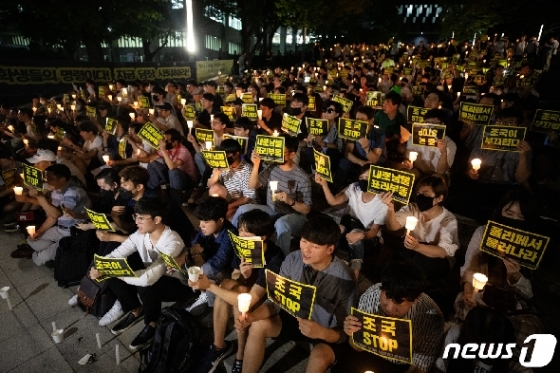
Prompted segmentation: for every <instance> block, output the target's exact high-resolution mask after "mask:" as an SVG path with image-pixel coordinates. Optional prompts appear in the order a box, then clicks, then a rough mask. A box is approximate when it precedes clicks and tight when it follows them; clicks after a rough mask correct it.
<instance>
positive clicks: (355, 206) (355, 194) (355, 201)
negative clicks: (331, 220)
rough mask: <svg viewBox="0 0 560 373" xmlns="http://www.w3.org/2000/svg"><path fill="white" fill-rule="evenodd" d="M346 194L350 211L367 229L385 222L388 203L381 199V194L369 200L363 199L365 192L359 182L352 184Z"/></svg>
mask: <svg viewBox="0 0 560 373" xmlns="http://www.w3.org/2000/svg"><path fill="white" fill-rule="evenodd" d="M344 194H345V195H346V196H347V197H348V213H349V214H350V216H352V217H353V218H355V219H358V220H359V221H360V222H361V223H362V224H363V225H364V227H365V228H366V229H370V228H371V226H372V225H374V224H379V225H384V224H385V218H386V216H387V205H386V204H384V203H383V202H382V201H381V197H379V195H376V196H375V197H373V199H372V200H371V201H369V202H364V201H363V200H362V195H363V194H364V192H362V190H361V189H360V185H359V183H353V184H350V185H349V186H348V188H346V190H345V191H344Z"/></svg>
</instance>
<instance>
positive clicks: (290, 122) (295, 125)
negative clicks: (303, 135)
mask: <svg viewBox="0 0 560 373" xmlns="http://www.w3.org/2000/svg"><path fill="white" fill-rule="evenodd" d="M300 125H301V119H299V118H297V117H293V116H291V115H288V114H286V113H284V116H283V117H282V131H284V132H286V133H289V134H290V135H291V136H296V135H297V134H298V133H299V126H300Z"/></svg>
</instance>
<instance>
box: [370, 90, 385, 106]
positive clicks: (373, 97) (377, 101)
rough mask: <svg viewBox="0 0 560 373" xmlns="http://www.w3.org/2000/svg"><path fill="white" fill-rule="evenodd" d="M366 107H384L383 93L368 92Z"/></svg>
mask: <svg viewBox="0 0 560 373" xmlns="http://www.w3.org/2000/svg"><path fill="white" fill-rule="evenodd" d="M366 105H367V106H371V107H375V108H378V107H380V106H382V105H383V92H380V91H368V92H366Z"/></svg>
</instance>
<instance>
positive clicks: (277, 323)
mask: <svg viewBox="0 0 560 373" xmlns="http://www.w3.org/2000/svg"><path fill="white" fill-rule="evenodd" d="M301 231H302V236H301V241H300V248H301V250H300V251H295V252H292V253H290V254H289V255H288V256H287V257H286V260H284V262H283V263H282V267H281V268H280V274H279V275H280V276H282V277H283V278H286V279H289V280H293V281H295V282H297V283H299V284H300V285H313V286H314V287H315V289H316V290H315V302H314V303H313V306H312V308H311V316H310V318H309V319H305V318H302V317H294V316H292V314H290V313H288V312H287V311H285V310H283V309H280V307H279V306H278V305H276V304H275V303H273V301H272V300H271V299H270V298H271V293H270V288H269V300H268V301H267V302H265V303H263V304H262V305H261V306H260V307H258V308H256V309H254V310H252V311H250V312H248V313H247V314H246V315H245V317H244V318H243V317H242V316H239V317H238V318H237V320H236V322H235V328H236V329H237V330H239V331H244V330H247V328H248V337H247V343H246V345H245V356H244V359H243V372H244V373H253V372H254V373H256V372H258V371H259V369H260V366H261V364H262V361H263V359H264V353H265V347H266V339H267V338H276V339H279V340H288V341H302V342H309V343H311V344H313V348H312V349H311V355H310V356H309V360H308V362H307V368H306V369H307V372H325V371H326V370H327V369H328V368H329V367H330V366H331V365H332V364H334V363H335V361H337V360H340V359H341V358H342V355H341V354H342V353H343V351H344V342H346V339H347V336H346V334H344V331H343V329H342V323H343V321H344V319H345V318H346V316H348V314H349V313H350V307H351V306H352V305H353V304H354V302H355V301H356V297H357V286H356V281H355V278H354V275H353V273H352V271H351V270H350V268H349V267H348V266H347V265H346V264H344V262H342V260H340V259H339V258H338V257H336V256H334V255H333V252H334V248H335V245H336V244H337V242H338V240H339V238H340V229H339V228H338V225H337V224H336V222H335V221H334V220H333V219H332V218H330V217H328V216H326V215H318V216H315V217H313V218H311V219H309V220H308V221H307V222H306V223H305V225H304V226H303V228H302V230H301ZM276 281H278V279H277V280H276ZM297 283H296V284H297ZM276 285H277V286H276V289H277V290H275V294H276V292H280V291H281V289H280V288H279V287H278V284H276ZM301 287H303V286H301ZM298 288H299V287H298V286H297V285H296V286H293V283H292V285H290V291H289V292H288V291H286V292H284V293H282V299H289V300H290V301H291V303H292V304H293V303H297V304H298V305H299V304H300V303H302V302H303V299H300V295H301V288H299V289H298ZM273 297H274V295H273ZM306 301H309V299H307V300H306ZM312 301H313V300H312ZM274 302H280V300H277V298H274ZM282 304H283V302H282Z"/></svg>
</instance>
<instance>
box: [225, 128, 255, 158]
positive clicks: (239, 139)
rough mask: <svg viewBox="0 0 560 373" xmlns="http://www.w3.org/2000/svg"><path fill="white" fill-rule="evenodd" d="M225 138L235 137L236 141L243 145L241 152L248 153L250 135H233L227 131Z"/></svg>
mask: <svg viewBox="0 0 560 373" xmlns="http://www.w3.org/2000/svg"><path fill="white" fill-rule="evenodd" d="M225 139H234V140H235V141H237V142H238V143H239V145H241V154H247V146H248V145H249V138H248V137H243V136H233V135H228V134H227V133H225V134H224V140H225Z"/></svg>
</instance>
